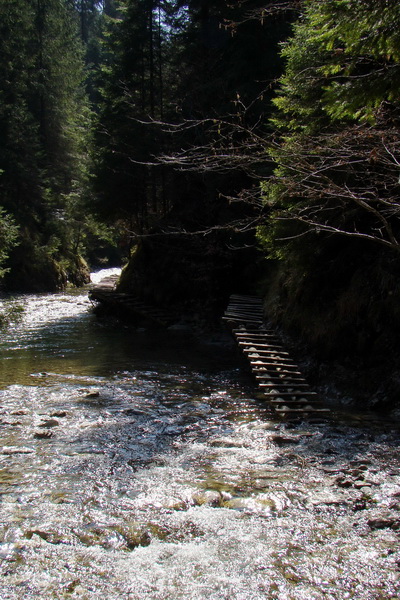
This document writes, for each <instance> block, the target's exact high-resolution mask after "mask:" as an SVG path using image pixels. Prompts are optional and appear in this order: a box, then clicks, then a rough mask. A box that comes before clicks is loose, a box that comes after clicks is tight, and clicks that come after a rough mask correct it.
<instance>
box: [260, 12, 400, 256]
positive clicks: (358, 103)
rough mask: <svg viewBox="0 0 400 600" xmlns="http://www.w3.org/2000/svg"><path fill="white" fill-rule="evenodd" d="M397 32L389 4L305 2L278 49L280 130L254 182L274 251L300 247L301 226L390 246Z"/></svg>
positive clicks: (394, 240)
mask: <svg viewBox="0 0 400 600" xmlns="http://www.w3.org/2000/svg"><path fill="white" fill-rule="evenodd" d="M399 31H400V6H399V5H398V4H397V3H392V2H386V1H383V0H379V1H376V2H375V1H374V2H372V0H367V1H361V0H321V1H319V2H313V1H309V2H306V3H305V10H304V14H303V16H302V18H301V19H300V21H299V22H298V24H296V26H295V28H294V36H293V38H292V39H291V40H290V41H289V42H288V43H287V44H286V45H285V46H284V48H283V56H284V57H285V59H286V61H287V64H286V70H285V74H284V76H283V77H282V79H281V89H280V91H279V94H278V96H277V98H276V100H275V105H276V106H277V109H278V111H277V114H276V116H275V118H274V124H275V125H276V126H277V127H278V128H279V129H280V131H281V133H282V137H281V139H280V140H279V142H278V143H277V144H276V145H275V146H273V147H272V148H271V150H270V156H271V157H272V158H273V159H274V161H275V162H276V165H277V166H276V170H275V176H274V177H273V178H272V180H271V181H270V182H269V183H267V184H266V185H265V187H264V191H265V197H266V203H267V204H268V206H269V207H271V210H272V216H271V221H270V224H269V225H266V226H265V227H264V228H262V229H260V239H261V241H262V243H263V244H266V246H267V247H268V248H269V249H271V247H274V249H275V250H274V251H275V252H276V251H278V253H279V254H280V255H281V256H284V255H285V251H286V254H287V255H288V254H290V253H291V252H302V244H304V235H306V234H307V232H314V233H317V234H319V233H321V232H326V233H327V234H335V233H338V234H342V235H347V236H353V237H356V238H359V239H364V240H369V241H373V242H377V243H379V244H380V245H381V246H386V247H387V248H393V249H398V248H400V237H399V236H400V231H399V226H398V223H397V214H398V211H399V202H398V181H399V163H398V159H397V158H396V157H397V156H398V152H399V144H400V139H399V136H398V123H399V111H400V103H399V97H400V95H399V93H400V52H399V47H400V46H399V41H400V33H399ZM313 239H314V245H315V246H318V244H319V243H322V242H321V241H318V240H321V239H325V238H324V237H322V238H320V237H319V236H315V237H314V238H313Z"/></svg>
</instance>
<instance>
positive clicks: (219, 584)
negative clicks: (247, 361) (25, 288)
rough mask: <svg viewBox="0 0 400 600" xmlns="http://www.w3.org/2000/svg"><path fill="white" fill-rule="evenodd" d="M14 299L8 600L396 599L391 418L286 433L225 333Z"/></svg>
mask: <svg viewBox="0 0 400 600" xmlns="http://www.w3.org/2000/svg"><path fill="white" fill-rule="evenodd" d="M103 275H104V274H103ZM15 302H19V303H21V304H23V306H24V308H25V313H24V317H23V319H22V321H21V322H20V323H18V324H16V325H14V326H13V327H12V328H11V329H10V330H9V331H7V332H5V333H3V334H2V338H1V344H0V357H1V362H0V406H1V408H0V420H1V438H0V491H1V504H0V515H1V527H0V598H1V600H11V599H12V600H14V599H21V600H22V599H24V600H25V599H33V598H34V599H40V600H42V599H43V600H47V599H49V600H50V599H55V598H57V599H61V598H79V599H80V600H86V599H87V600H92V599H93V600H94V599H96V600H97V599H100V598H101V599H102V600H139V599H140V600H141V599H143V598H149V599H151V600H178V599H189V600H200V599H201V600H206V599H207V600H222V599H223V600H265V599H270V600H322V599H331V600H342V599H347V598H356V599H359V600H378V599H379V600H386V599H390V598H392V599H393V598H400V581H399V564H400V562H399V561H400V554H399V548H398V541H399V530H400V511H399V508H400V461H399V456H398V443H399V435H398V431H397V427H395V425H394V424H393V425H390V426H388V425H387V424H385V423H375V422H369V423H365V422H357V420H356V419H353V420H352V421H351V422H350V421H349V420H344V417H340V416H339V415H338V414H336V415H335V414H334V415H332V417H331V418H330V419H329V420H328V421H326V422H319V423H318V422H311V423H310V422H308V423H297V424H292V425H290V424H289V425H285V424H284V423H282V422H278V421H276V420H274V419H273V418H272V416H271V413H270V411H269V410H268V407H267V406H266V405H265V404H264V403H262V402H261V401H257V400H256V399H255V390H254V388H253V386H252V382H251V379H250V378H249V376H248V374H247V373H246V372H244V371H243V363H241V362H240V361H239V357H238V355H237V354H236V350H235V348H234V347H233V345H232V344H231V343H230V341H229V338H228V337H227V338H226V339H225V338H224V337H223V336H221V335H219V336H215V337H214V338H211V337H209V338H207V339H204V340H197V339H196V338H194V337H193V338H190V337H189V338H188V337H183V336H182V335H180V334H178V333H174V332H171V331H167V332H150V331H141V330H139V331H135V330H134V329H132V328H129V327H126V326H122V325H117V324H115V323H110V322H108V323H107V322H100V321H98V320H96V318H95V316H94V315H93V314H92V312H91V305H90V302H89V301H88V299H87V290H80V291H77V292H68V293H65V294H53V295H36V296H22V297H20V298H17V299H16V300H15Z"/></svg>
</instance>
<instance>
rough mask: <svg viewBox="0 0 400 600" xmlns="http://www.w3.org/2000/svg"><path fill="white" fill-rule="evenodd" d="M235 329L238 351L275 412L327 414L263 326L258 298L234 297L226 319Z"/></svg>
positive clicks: (300, 414)
mask: <svg viewBox="0 0 400 600" xmlns="http://www.w3.org/2000/svg"><path fill="white" fill-rule="evenodd" d="M223 319H224V321H226V322H227V323H229V325H230V326H231V327H232V331H233V335H234V337H235V338H236V341H237V343H238V345H239V348H240V349H241V350H242V352H243V353H244V354H245V356H246V357H247V359H248V360H249V362H250V366H251V369H252V372H253V374H254V376H255V378H256V380H257V383H258V385H259V387H260V389H261V390H262V393H263V396H264V397H265V398H266V399H268V401H269V403H270V405H271V406H272V407H273V408H274V410H275V412H276V413H278V414H280V415H282V416H284V417H287V416H301V417H303V416H307V415H315V414H316V413H318V414H321V413H322V414H324V413H328V412H330V411H329V408H325V407H322V406H321V405H320V402H319V401H318V396H317V394H316V392H314V391H313V390H312V389H311V388H310V386H309V385H308V383H307V381H306V380H305V378H304V377H303V375H302V373H301V372H300V369H299V368H298V366H297V365H296V364H295V363H294V362H293V360H292V359H291V358H290V356H289V353H288V352H286V351H285V350H284V349H283V347H282V346H281V344H280V342H279V339H278V338H277V336H276V333H275V332H274V331H273V330H272V329H268V328H267V327H265V326H264V315H263V307H262V302H261V300H260V298H257V297H255V296H241V295H233V296H231V297H230V301H229V305H228V307H227V309H226V311H225V314H224V316H223Z"/></svg>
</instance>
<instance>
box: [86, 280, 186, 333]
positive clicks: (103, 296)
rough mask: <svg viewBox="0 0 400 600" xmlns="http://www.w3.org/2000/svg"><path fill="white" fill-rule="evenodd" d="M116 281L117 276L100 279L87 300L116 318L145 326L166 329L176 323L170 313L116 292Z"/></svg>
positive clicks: (129, 295)
mask: <svg viewBox="0 0 400 600" xmlns="http://www.w3.org/2000/svg"><path fill="white" fill-rule="evenodd" d="M117 281H118V276H117V275H111V276H110V277H107V278H105V279H102V280H101V281H100V282H99V283H98V284H97V285H95V286H94V287H93V288H92V289H91V290H90V292H89V299H90V300H91V301H92V302H94V303H96V304H97V306H98V307H100V308H101V309H103V310H104V311H108V312H110V313H111V314H113V315H115V316H116V317H117V318H118V317H120V318H122V319H126V320H129V321H133V322H137V323H141V324H145V325H146V326H154V327H168V326H170V325H172V324H173V323H175V322H176V320H177V318H176V315H174V314H173V313H172V312H171V311H167V310H163V309H162V308H159V307H155V306H151V305H149V304H148V303H146V302H143V301H142V300H140V299H139V298H138V297H137V296H135V295H134V294H127V293H124V292H117V291H116V289H115V287H116V284H117Z"/></svg>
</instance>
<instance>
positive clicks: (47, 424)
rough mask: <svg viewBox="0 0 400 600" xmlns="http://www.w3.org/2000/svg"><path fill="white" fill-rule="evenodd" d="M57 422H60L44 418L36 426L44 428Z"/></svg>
mask: <svg viewBox="0 0 400 600" xmlns="http://www.w3.org/2000/svg"><path fill="white" fill-rule="evenodd" d="M59 424H60V422H59V421H57V419H46V420H45V421H43V422H42V423H40V424H39V425H38V427H44V428H46V429H48V428H51V427H57V426H58V425H59Z"/></svg>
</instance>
